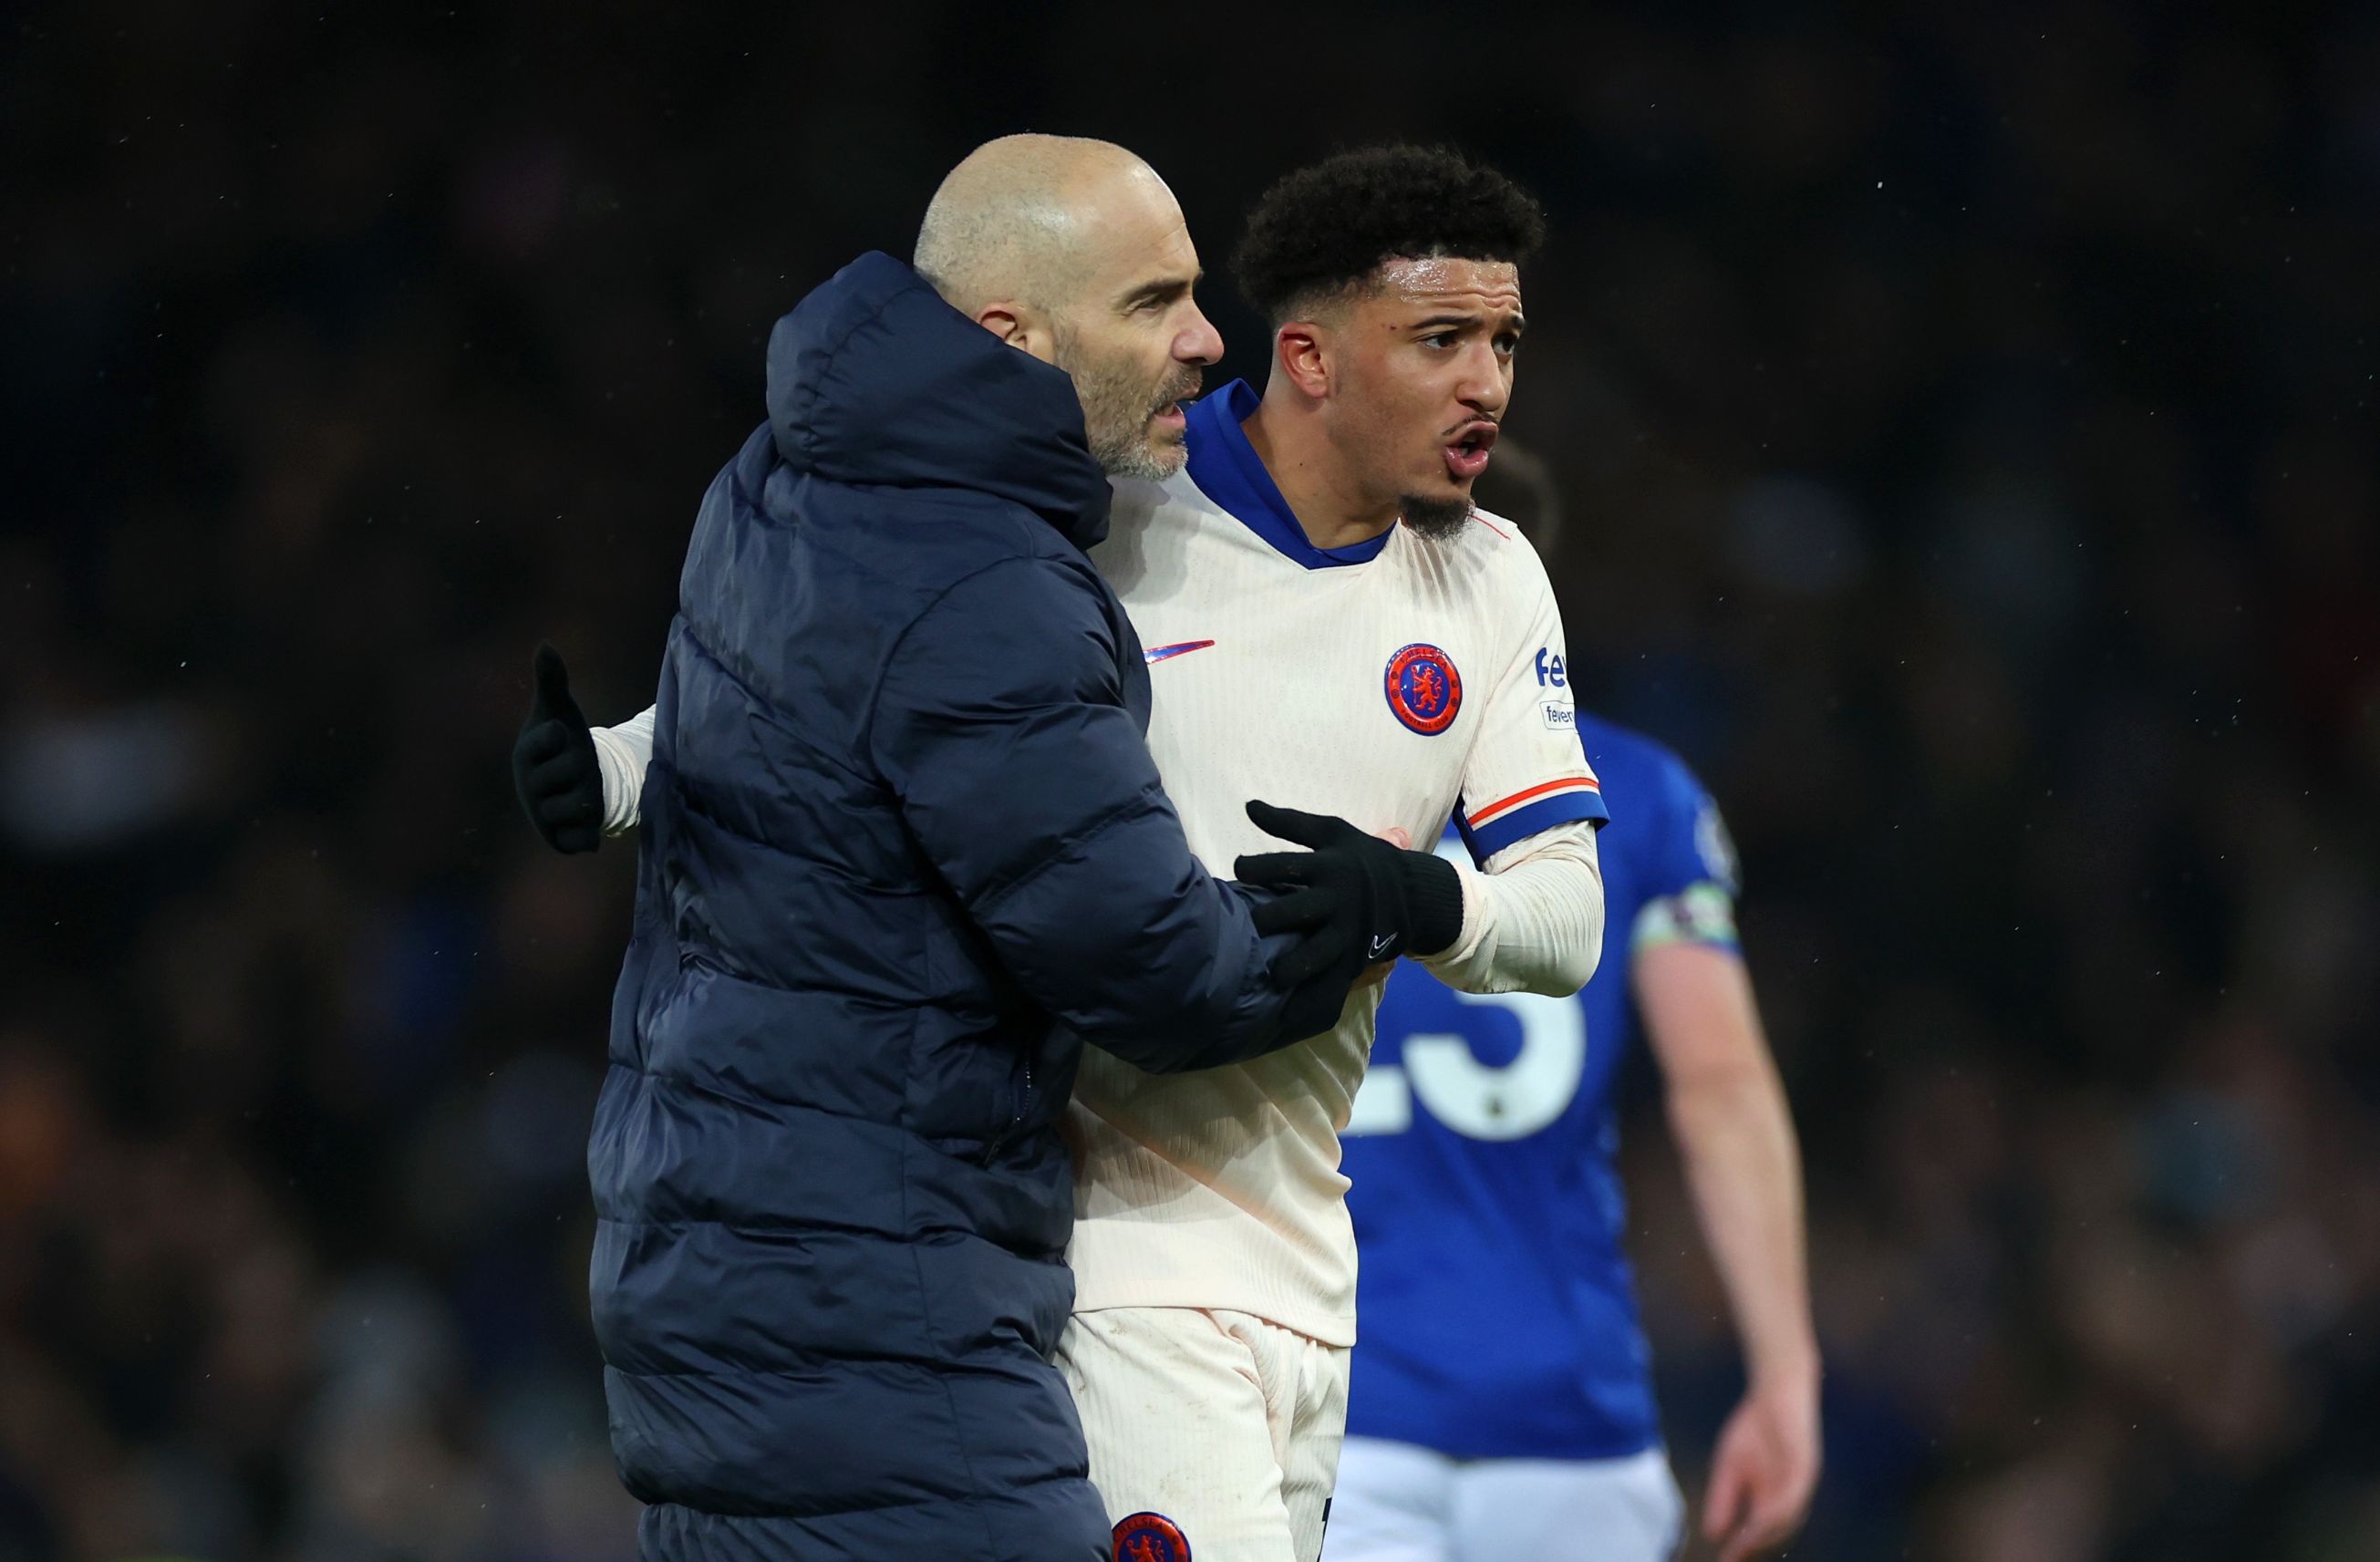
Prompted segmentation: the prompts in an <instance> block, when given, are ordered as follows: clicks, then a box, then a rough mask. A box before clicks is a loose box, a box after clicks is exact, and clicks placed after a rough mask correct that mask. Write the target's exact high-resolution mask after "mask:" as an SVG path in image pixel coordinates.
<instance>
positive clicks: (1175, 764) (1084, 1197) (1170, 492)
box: [1066, 382, 1604, 1345]
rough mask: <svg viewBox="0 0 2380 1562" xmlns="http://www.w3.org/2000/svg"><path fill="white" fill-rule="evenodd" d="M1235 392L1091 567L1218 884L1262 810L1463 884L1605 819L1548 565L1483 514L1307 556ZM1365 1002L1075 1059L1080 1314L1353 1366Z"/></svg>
mask: <svg viewBox="0 0 2380 1562" xmlns="http://www.w3.org/2000/svg"><path fill="white" fill-rule="evenodd" d="M1256 403H1257V398H1256V394H1255V393H1254V392H1253V391H1252V390H1250V389H1249V388H1248V387H1247V386H1245V384H1242V383H1236V382H1235V383H1233V385H1230V386H1227V387H1225V388H1224V389H1222V390H1220V391H1218V392H1216V393H1214V394H1211V395H1209V396H1208V397H1207V398H1205V400H1203V401H1201V402H1199V403H1197V404H1196V405H1195V406H1193V407H1192V408H1191V413H1192V418H1191V427H1190V450H1191V456H1190V463H1189V466H1187V467H1186V468H1185V469H1184V471H1182V472H1181V473H1178V474H1176V475H1175V476H1174V477H1173V478H1170V479H1168V480H1167V481H1165V482H1163V483H1161V484H1149V483H1130V482H1127V483H1120V484H1118V485H1117V489H1116V498H1115V505H1114V510H1113V513H1112V518H1111V523H1110V530H1109V534H1108V538H1107V540H1106V541H1105V542H1103V543H1101V544H1100V545H1099V547H1098V548H1097V549H1095V550H1093V552H1092V558H1093V560H1094V561H1095V562H1096V563H1098V565H1099V570H1100V573H1101V574H1103V575H1106V576H1107V578H1108V580H1109V581H1110V582H1111V584H1112V585H1113V586H1114V587H1115V588H1116V591H1117V593H1118V595H1120V596H1121V597H1122V598H1123V603H1124V606H1125V608H1126V609H1127V610H1128V611H1130V613H1131V615H1132V621H1133V624H1134V626H1135V629H1137V630H1138V632H1139V635H1140V638H1141V642H1142V647H1143V650H1144V654H1145V655H1146V656H1147V660H1148V663H1149V669H1148V672H1149V680H1150V683H1151V685H1152V687H1151V689H1150V706H1151V709H1152V716H1151V719H1150V724H1149V732H1148V746H1149V750H1150V752H1151V753H1152V754H1153V755H1154V756H1155V757H1156V760H1157V768H1158V770H1159V772H1160V774H1161V775H1162V776H1163V777H1164V781H1165V790H1166V793H1167V794H1168V795H1170V796H1171V797H1172V800H1173V803H1174V805H1175V807H1176V808H1178V809H1179V810H1180V812H1181V816H1182V822H1183V826H1184V829H1185V831H1186V833H1187V834H1188V837H1189V842H1190V848H1191V850H1192V851H1193V852H1195V853H1196V854H1197V855H1198V857H1199V860H1200V861H1201V862H1203V863H1204V864H1205V865H1206V866H1207V868H1208V871H1209V872H1211V873H1213V874H1214V875H1215V876H1216V877H1218V878H1230V877H1232V863H1233V859H1234V858H1235V857H1237V856H1239V855H1240V854H1243V853H1257V852H1280V851H1299V850H1303V849H1304V848H1302V847H1298V846H1295V845H1293V844H1291V843H1289V842H1281V841H1276V840H1274V839H1272V838H1271V837H1269V836H1267V835H1266V834H1264V832H1263V831H1261V830H1259V829H1257V827H1256V826H1255V825H1254V824H1253V823H1251V822H1250V821H1249V819H1248V817H1247V814H1246V805H1247V803H1248V800H1249V799H1250V798H1260V799H1262V800H1263V801H1265V802H1268V803H1273V804H1278V805H1281V806H1283V807H1289V808H1298V809H1303V810H1305V811H1306V812H1309V813H1317V814H1335V815H1338V816H1340V817H1342V818H1345V819H1348V820H1350V821H1351V822H1353V823H1354V824H1355V825H1357V826H1358V827H1360V828H1362V829H1366V830H1370V831H1374V832H1380V831H1385V830H1387V829H1390V827H1391V826H1394V827H1397V828H1401V829H1403V830H1404V831H1405V832H1406V834H1407V836H1409V837H1410V838H1411V840H1412V841H1413V842H1415V843H1417V844H1419V845H1420V846H1422V847H1424V848H1425V849H1426V848H1427V845H1428V844H1429V842H1433V841H1435V840H1436V839H1437V838H1438V835H1439V831H1440V830H1441V829H1443V828H1444V826H1445V824H1446V822H1447V820H1448V817H1449V816H1450V815H1452V816H1453V817H1454V820H1455V823H1456V824H1457V826H1458V827H1459V828H1460V829H1462V830H1463V835H1464V838H1465V839H1466V841H1467V842H1469V843H1470V846H1471V849H1472V854H1473V856H1474V858H1475V860H1476V861H1477V862H1479V863H1480V864H1482V865H1483V866H1484V865H1486V864H1487V863H1488V860H1489V859H1490V858H1492V857H1494V856H1495V855H1496V854H1498V853H1500V852H1501V851H1503V850H1504V849H1506V848H1507V847H1510V846H1512V845H1515V844H1517V843H1519V842H1522V841H1524V840H1526V839H1527V838H1528V837H1530V836H1532V835H1535V834H1536V833H1537V832H1538V831H1540V830H1543V829H1548V828H1551V827H1553V826H1556V825H1561V824H1568V823H1571V822H1573V821H1576V820H1581V819H1600V818H1602V817H1604V809H1603V805H1602V801H1601V798H1600V796H1599V790H1600V789H1599V787H1598V786H1597V781H1596V779H1595V776H1594V774H1593V772H1592V771H1591V770H1589V769H1588V768H1587V765H1586V760H1585V754H1584V751H1583V750H1582V749H1581V747H1580V745H1579V741H1578V735H1577V732H1576V727H1575V716H1574V713H1573V706H1572V702H1571V694H1570V688H1569V682H1568V679H1567V677H1566V676H1565V673H1564V669H1563V665H1562V658H1563V655H1564V652H1563V646H1562V632H1561V620H1560V612H1559V611H1558V610H1557V609H1556V607H1555V604H1554V597H1553V590H1552V587H1550V585H1549V584H1548V581H1547V579H1546V572H1545V568H1544V566H1543V564H1541V563H1539V562H1538V559H1537V556H1536V550H1534V549H1533V548H1531V547H1530V546H1529V544H1528V542H1527V541H1526V540H1525V539H1524V538H1523V537H1522V536H1521V535H1520V533H1519V531H1518V530H1517V529H1516V528H1515V527H1512V526H1511V525H1510V524H1509V523H1507V522H1505V521H1503V520H1501V519H1500V518H1498V517H1496V516H1494V515H1488V514H1485V513H1482V514H1479V515H1475V517H1474V518H1473V519H1472V520H1470V521H1469V522H1466V523H1465V524H1464V525H1463V527H1461V528H1460V529H1458V530H1457V531H1455V532H1454V533H1453V534H1452V535H1451V536H1448V537H1445V538H1442V539H1433V538H1428V537H1425V536H1423V535H1422V534H1421V533H1419V532H1416V531H1415V530H1413V529H1412V528H1410V527H1404V526H1397V527H1391V528H1390V530H1389V531H1388V533H1387V534H1386V535H1385V536H1384V537H1382V538H1380V539H1376V540H1375V541H1372V542H1367V543H1365V544H1362V545H1360V546H1358V547H1354V548H1344V549H1335V550H1330V551H1324V550H1320V549H1317V548H1315V547H1314V546H1313V545H1312V544H1311V543H1310V542H1309V541H1308V540H1307V539H1306V538H1305V533H1304V531H1303V530H1302V529H1301V528H1300V527H1298V525H1297V522H1296V519H1295V517H1294V516H1293V515H1292V514H1291V513H1290V511H1289V508H1288V506H1287V504H1286V503H1284V502H1283V501H1282V500H1281V494H1280V491H1279V490H1278V489H1277V488H1275V487H1274V485H1273V483H1272V480H1271V478H1270V477H1269V475H1267V474H1266V472H1265V470H1264V468H1263V466H1262V464H1261V463H1260V462H1258V461H1257V457H1256V454H1255V452H1254V451H1253V449H1251V448H1250V447H1249V445H1248V443H1247V441H1246V438H1245V435H1244V434H1243V433H1242V432H1241V430H1240V427H1239V425H1240V422H1241V420H1242V419H1244V418H1245V417H1247V416H1248V415H1249V414H1250V413H1252V412H1253V411H1254V410H1255V407H1256ZM1378 995H1379V988H1378V987H1377V986H1374V987H1363V988H1359V989H1357V991H1356V992H1355V993H1354V995H1352V996H1351V997H1350V999H1349V1000H1348V1003H1347V1007H1346V1010H1345V1011H1344V1012H1342V1015H1341V1016H1340V1020H1339V1024H1338V1026H1337V1028H1335V1029H1334V1030H1332V1031H1330V1033H1329V1034H1327V1035H1318V1036H1315V1037H1313V1038H1311V1039H1310V1040H1306V1041H1303V1042H1300V1043H1298V1044H1296V1045H1295V1046H1293V1047H1286V1048H1283V1049H1282V1050H1281V1051H1278V1052H1274V1053H1271V1054H1270V1055H1269V1056H1267V1057H1264V1058H1260V1059H1256V1060H1255V1061H1253V1062H1248V1063H1242V1064H1236V1065H1233V1066H1231V1067H1227V1068H1220V1069H1209V1070H1205V1071H1201V1072H1196V1073H1187V1074H1174V1075H1163V1076H1160V1075H1155V1074H1148V1073H1144V1072H1141V1071H1140V1070H1138V1069H1135V1068H1134V1067H1133V1066H1132V1065H1131V1064H1129V1063H1125V1062H1123V1061H1121V1060H1120V1059H1116V1058H1114V1057H1112V1056H1111V1055H1109V1054H1107V1053H1105V1052H1101V1051H1099V1049H1098V1048H1096V1047H1092V1048H1086V1049H1085V1052H1084V1055H1083V1061H1082V1069H1081V1072H1080V1074H1079V1075H1078V1077H1077V1079H1076V1082H1075V1098H1074V1102H1073V1104H1072V1105H1071V1106H1070V1107H1069V1108H1068V1109H1067V1117H1066V1132H1067V1136H1068V1138H1069V1140H1070V1142H1071V1143H1072V1145H1073V1147H1074V1149H1075V1155H1076V1157H1077V1161H1076V1174H1075V1213H1076V1224H1075V1240H1074V1245H1073V1247H1072V1248H1071V1249H1070V1251H1069V1255H1068V1256H1069V1260H1070V1262H1071V1263H1072V1264H1073V1265H1074V1269H1075V1288H1076V1293H1075V1309H1076V1311H1078V1312H1087V1311H1094V1310H1098V1309H1101V1308H1108V1307H1123V1306H1187V1307H1205V1308H1222V1309H1233V1310H1238V1311H1243V1312H1247V1313H1252V1314H1256V1315H1257V1316H1258V1317H1262V1318H1265V1319H1269V1320H1270V1321H1272V1322H1274V1323H1277V1324H1280V1325H1281V1326H1284V1327H1288V1328H1292V1329H1294V1330H1296V1331H1298V1332H1299V1333H1302V1334H1305V1335H1306V1336H1308V1337H1310V1338H1315V1339H1318V1340H1321V1341H1323V1342H1325V1343H1329V1344H1337V1345H1347V1344H1352V1343H1354V1297H1355V1246H1354V1232H1353V1230H1352V1229H1351V1228H1350V1226H1349V1223H1348V1218H1347V1212H1346V1205H1345V1203H1344V1201H1343V1198H1342V1195H1343V1194H1344V1193H1345V1191H1346V1188H1347V1181H1346V1179H1345V1178H1343V1177H1342V1176H1341V1175H1340V1174H1339V1131H1340V1130H1341V1129H1342V1128H1343V1127H1345V1126H1346V1123H1347V1116H1348V1110H1349V1108H1350V1106H1351V1104H1352V1103H1353V1102H1354V1096H1355V1088H1356V1085H1357V1084H1359V1083H1360V1082H1361V1080H1362V1078H1363V1073H1364V1067H1365V1062H1366V1059H1367V1058H1368V1057H1369V1056H1370V1052H1371V1045H1372V1016H1373V1011H1374V1009H1375V1008H1376V1007H1377V1005H1378Z"/></svg>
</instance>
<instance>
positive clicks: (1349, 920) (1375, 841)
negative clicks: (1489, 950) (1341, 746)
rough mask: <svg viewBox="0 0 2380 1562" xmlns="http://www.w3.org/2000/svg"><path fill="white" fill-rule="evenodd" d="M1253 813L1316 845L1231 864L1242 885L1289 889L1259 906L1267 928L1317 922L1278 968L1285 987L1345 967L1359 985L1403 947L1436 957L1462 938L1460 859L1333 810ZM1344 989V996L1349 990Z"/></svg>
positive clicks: (1272, 827) (1263, 824)
mask: <svg viewBox="0 0 2380 1562" xmlns="http://www.w3.org/2000/svg"><path fill="white" fill-rule="evenodd" d="M1248 817H1249V818H1251V819H1254V820H1255V821H1256V822H1257V826H1258V828H1260V829H1263V830H1264V832H1265V833H1266V834H1267V835H1277V836H1279V837H1281V839H1282V840H1283V841H1294V842H1297V843H1298V844H1299V845H1301V846H1310V847H1312V848H1313V850H1312V851H1310V852H1269V853H1266V854H1263V855H1261V856H1249V857H1242V858H1240V859H1239V861H1238V862H1236V863H1234V864H1233V865H1232V876H1233V878H1237V879H1238V880H1239V881H1240V882H1241V883H1243V884H1270V885H1279V886H1286V887H1288V889H1289V893H1287V894H1285V895H1283V896H1281V899H1279V900H1277V901H1274V902H1270V903H1269V904H1267V905H1265V906H1262V907H1259V908H1258V911H1257V918H1258V920H1257V928H1258V930H1259V931H1280V930H1283V929H1287V928H1292V927H1304V928H1306V929H1308V931H1307V932H1306V936H1305V941H1304V942H1302V943H1300V944H1299V945H1297V946H1296V947H1295V948H1293V949H1292V950H1291V951H1289V952H1288V953H1286V954H1284V955H1283V956H1282V957H1281V961H1280V963H1278V964H1277V965H1276V966H1275V967H1274V973H1273V974H1274V976H1275V978H1276V979H1277V980H1279V981H1281V983H1283V984H1284V985H1286V986H1297V985H1300V984H1302V983H1305V982H1306V981H1308V980H1309V979H1312V978H1315V977H1317V976H1318V975H1321V974H1323V973H1326V972H1328V973H1330V974H1332V975H1336V974H1337V973H1338V972H1340V971H1342V970H1343V971H1344V972H1345V973H1346V979H1347V980H1348V981H1351V982H1352V981H1353V980H1354V978H1355V976H1356V975H1359V974H1360V973H1361V972H1362V971H1363V970H1364V969H1365V968H1366V966H1371V965H1377V964H1379V963H1382V962H1384V961H1390V960H1394V959H1396V958H1397V956H1399V955H1401V954H1436V953H1438V952H1439V951H1440V950H1443V949H1446V948H1448V947H1449V946H1450V945H1451V944H1452V943H1453V942H1454V940H1455V939H1456V938H1460V937H1462V936H1463V880H1462V879H1461V878H1458V877H1457V876H1456V874H1455V871H1454V865H1453V864H1451V863H1449V862H1446V861H1443V860H1442V859H1440V858H1439V857H1437V856H1434V855H1432V854H1430V853H1427V852H1409V851H1406V850H1405V849H1404V848H1403V847H1402V846H1398V845H1395V844H1393V843H1392V842H1387V841H1383V840H1381V839H1380V838H1379V837H1378V836H1375V835H1366V834H1365V833H1364V832H1363V831H1362V830H1360V829H1356V828H1355V827H1354V825H1352V824H1349V823H1348V822H1347V821H1346V820H1345V819H1342V818H1334V817H1331V816H1330V815H1328V814H1301V813H1299V812H1297V811H1296V810H1295V809H1293V808H1276V807H1274V806H1273V805H1271V804H1269V803H1250V804H1249V805H1248ZM1340 996H1341V998H1342V999H1344V997H1345V991H1344V988H1343V987H1342V990H1341V994H1340Z"/></svg>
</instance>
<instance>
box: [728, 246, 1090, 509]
mask: <svg viewBox="0 0 2380 1562" xmlns="http://www.w3.org/2000/svg"><path fill="white" fill-rule="evenodd" d="M769 424H770V428H771V432H772V433H773V434H774V436H775V439H776V444H777V453H778V454H779V455H780V456H781V457H783V460H784V461H785V463H786V464H787V465H788V466H792V467H794V468H795V469H796V470H798V471H802V472H807V473H809V474H811V475H812V476H815V477H818V478H824V479H826V480H828V481H830V482H837V483H859V484H880V485H884V486H888V487H893V488H957V489H970V490H976V491H978V492H983V493H989V494H992V495H994V496H996V497H999V498H1002V499H1006V500H1009V501H1012V502H1014V503H1018V504H1023V505H1025V506H1026V507H1027V508H1029V509H1032V510H1035V511H1038V512H1039V514H1040V515H1042V516H1043V517H1045V518H1046V519H1047V520H1049V522H1050V524H1051V525H1052V526H1055V527H1057V528H1058V529H1059V530H1060V531H1062V532H1063V533H1065V534H1066V536H1067V537H1068V538H1069V539H1072V540H1073V541H1074V542H1075V545H1076V546H1078V547H1082V548H1088V547H1090V546H1091V544H1093V543H1095V542H1097V541H1098V540H1099V539H1100V538H1102V537H1104V536H1106V535H1107V523H1108V498H1109V490H1108V481H1107V476H1106V474H1105V473H1104V472H1102V471H1101V470H1100V469H1099V463H1098V462H1097V461H1096V460H1094V459H1093V458H1092V456H1091V451H1090V444H1089V442H1088V440H1087V438H1086V436H1085V435H1084V432H1083V408H1082V403H1081V402H1080V401H1079V400H1078V399H1077V398H1076V397H1075V386H1074V382H1073V381H1071V380H1069V379H1068V378H1067V377H1066V374H1065V372H1064V371H1063V370H1062V369H1054V368H1052V367H1050V365H1049V364H1046V363H1043V362H1041V361H1040V360H1039V359H1038V358H1036V357H1032V356H1030V355H1029V354H1026V353H1023V352H1019V351H1018V350H1017V349H1016V348H1014V347H1011V346H1009V345H1006V344H1005V343H1003V342H1002V341H1001V340H1000V339H999V338H998V337H996V336H994V335H992V334H991V333H990V332H989V331H986V330H984V329H983V328H982V327H981V326H979V325H977V324H976V323H975V322H974V321H971V320H968V319H967V318H966V317H965V315H962V314H960V313H959V312H958V311H957V310H956V309H953V308H951V306H950V305H949V304H947V303H945V302H943V300H942V297H941V295H940V294H938V293H936V292H935V291H934V289H933V287H932V285H929V283H928V282H927V281H926V280H925V279H924V278H923V277H921V276H919V275H918V274H917V272H914V271H912V270H911V269H910V268H909V267H907V266H905V265H903V264H902V263H901V262H900V261H898V260H894V259H892V257H891V256H890V255H885V254H882V253H880V252H877V251H870V252H869V253H868V254H865V255H862V256H861V257H860V258H859V259H857V260H854V261H852V262H851V264H849V265H847V266H845V267H844V268H843V270H841V271H839V272H835V274H834V275H833V276H832V277H831V278H829V279H828V280H827V281H826V282H825V283H824V284H822V285H820V287H819V288H818V289H817V290H816V291H814V292H812V293H811V294H810V296H809V297H807V298H804V299H803V300H802V301H801V302H800V303H799V304H797V305H795V307H794V309H793V312H791V313H790V314H787V315H785V316H784V317H783V319H781V320H779V321H777V324H776V329H775V330H773V331H772V332H771V333H770V335H769Z"/></svg>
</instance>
